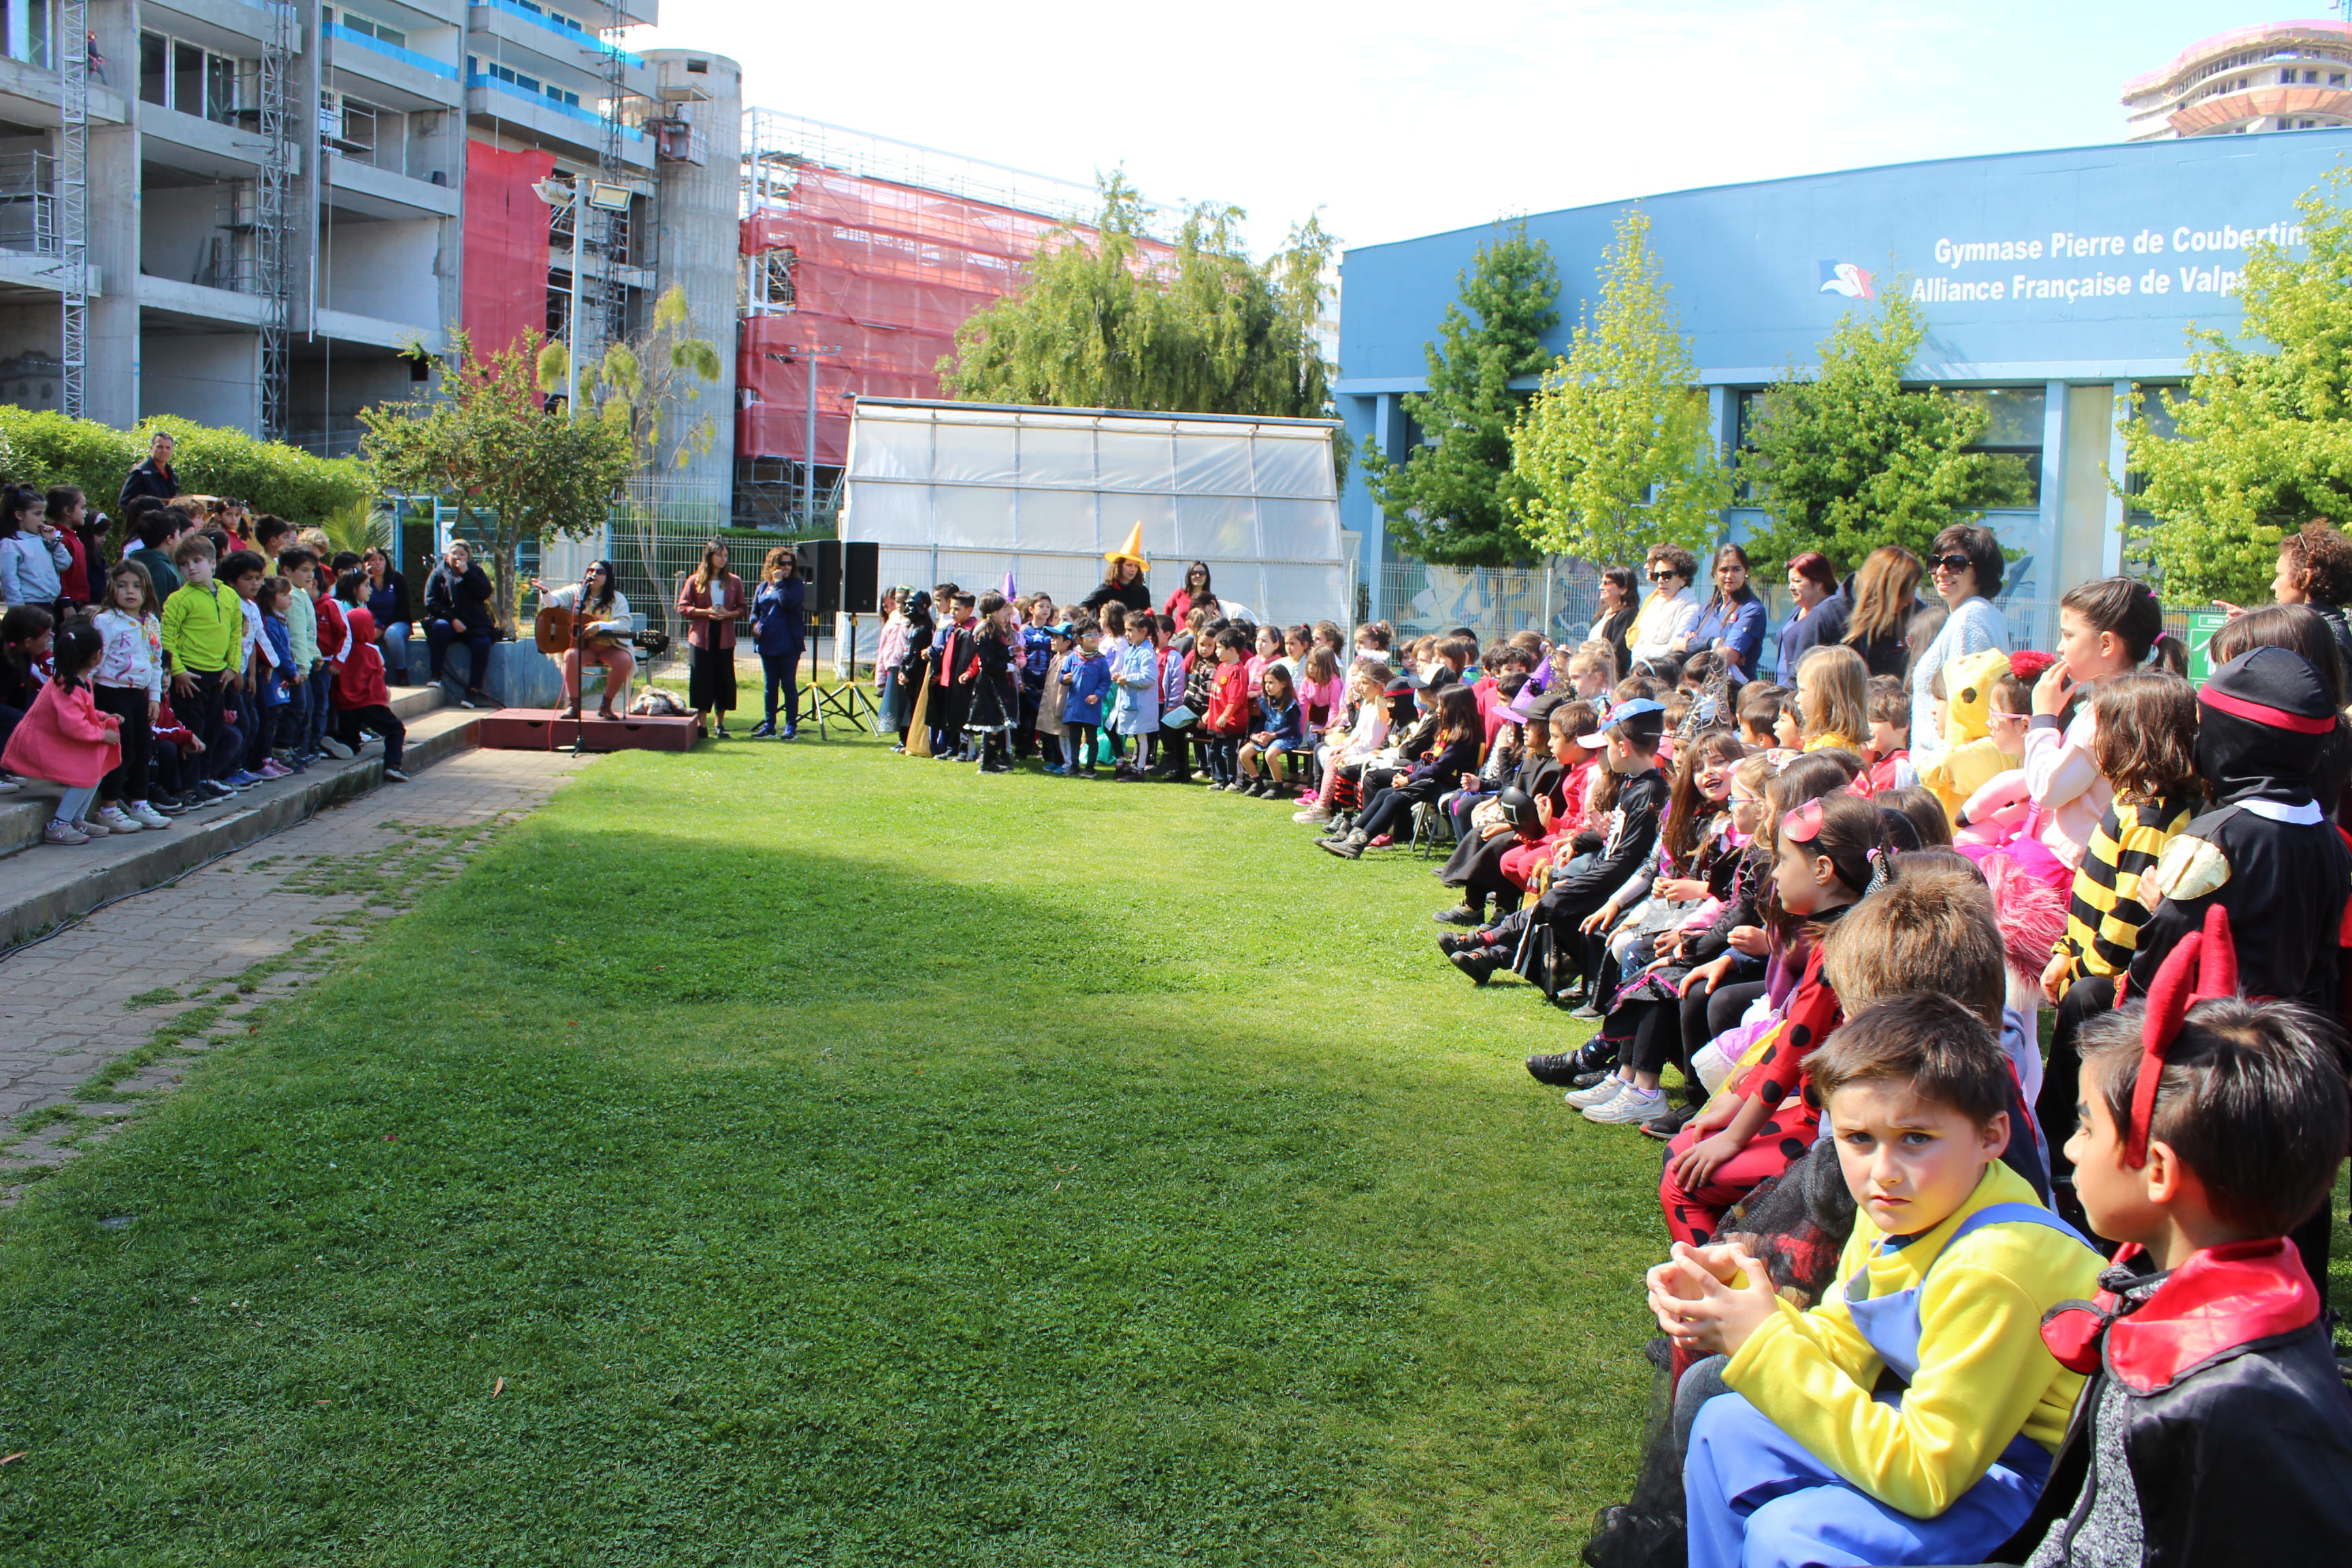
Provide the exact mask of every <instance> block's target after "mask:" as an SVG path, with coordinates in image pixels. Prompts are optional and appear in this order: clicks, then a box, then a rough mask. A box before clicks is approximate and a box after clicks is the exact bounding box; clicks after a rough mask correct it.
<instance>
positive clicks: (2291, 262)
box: [2111, 169, 2352, 603]
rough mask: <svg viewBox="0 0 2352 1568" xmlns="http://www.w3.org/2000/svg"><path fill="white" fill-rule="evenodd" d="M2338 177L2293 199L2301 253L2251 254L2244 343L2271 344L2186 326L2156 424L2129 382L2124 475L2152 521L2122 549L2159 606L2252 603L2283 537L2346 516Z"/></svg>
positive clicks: (2347, 385)
mask: <svg viewBox="0 0 2352 1568" xmlns="http://www.w3.org/2000/svg"><path fill="white" fill-rule="evenodd" d="M2347 182H2352V173H2347V171H2346V170H2343V169H2336V170H2335V171H2332V172H2331V173H2330V174H2328V175H2327V177H2326V180H2324V181H2323V182H2322V183H2321V184H2319V185H2317V186H2315V187H2314V188H2312V189H2311V190H2309V191H2307V192H2305V194H2304V195H2303V197H2302V199H2301V200H2299V201H2298V202H2296V204H2295V206H2296V209H2297V210H2298V211H2299V212H2300V213H2301V214H2302V216H2303V226H2302V233H2301V234H2300V236H2298V237H2296V238H2297V239H2299V240H2300V242H2302V243H2303V244H2305V245H2306V246H2307V247H2308V248H2307V249H2306V250H2305V254H2304V255H2303V256H2302V257H2301V258H2290V257H2289V256H2288V255H2287V254H2286V250H2285V248H2284V247H2283V246H2281V245H2279V244H2277V243H2275V242H2273V241H2271V240H2263V241H2259V242H2257V243H2256V244H2255V245H2254V246H2252V247H2251V248H2250V249H2249V250H2248V252H2247V254H2246V261H2245V269H2244V272H2243V273H2242V280H2241V282H2240V285H2239V287H2240V291H2241V293H2242V295H2243V297H2244V300H2245V320H2244V323H2243V334H2244V338H2245V340H2246V342H2247V343H2248V344H2251V343H2252V342H2254V341H2256V340H2267V342H2269V343H2271V344H2272V345H2274V348H2275V352H2264V351H2263V350H2262V349H2260V348H2256V347H2252V346H2245V345H2244V344H2241V343H2233V342H2230V341H2229V340H2228V339H2227V338H2225V337H2224V336H2223V335H2222V334H2221V333H2220V332H2218V331H2200V330H2198V329H2196V328H2194V327H2192V328H2190V330H2189V342H2190V343H2191V345H2192V346H2193V349H2194V352H2192V353H2190V355H2189V384H2188V387H2187V388H2186V394H2187V395H2185V396H2183V395H2176V394H2172V393H2164V394H2161V395H2160V396H2161V398H2162V402H2161V404H2160V405H2159V407H2160V408H2161V409H2162V411H2163V413H2162V414H2161V415H2158V416H2156V417H2153V418H2151V417H2150V415H2151V413H2152V412H2154V411H2152V410H2150V409H2149V408H2148V407H2147V404H2146V401H2145V396H2144V395H2142V394H2140V393H2139V391H2138V389H2137V388H2135V389H2134V395H2133V397H2132V399H2131V402H2130V405H2128V406H2127V407H2126V409H2125V410H2124V411H2123V414H2122V419H2123V425H2122V428H2123V437H2124V451H2125V454H2126V459H2127V466H2128V469H2129V471H2130V472H2131V473H2132V474H2133V475H2136V476H2138V477H2139V478H2140V479H2143V480H2144V482H2145V488H2144V489H2142V491H2141V493H2140V495H2139V496H2138V498H2137V501H2136V502H2135V504H2136V505H2137V507H2138V508H2140V509H2142V510H2146V511H2147V513H2148V514H2149V515H2150V516H2151V517H2153V518H2154V520H2155V522H2154V525H2153V526H2151V527H2142V528H2136V529H2134V530H2133V531H2132V536H2131V539H2130V543H2131V546H2132V549H2133V553H2134V555H2135V557H2136V558H2137V560H2139V561H2141V562H2144V563H2147V564H2149V565H2152V566H2153V567H2154V568H2155V569H2156V572H2157V574H2158V576H2159V577H2160V578H2161V579H2162V581H2163V584H2164V596H2165V597H2166V598H2167V599H2168V600H2171V601H2174V602H2177V603H2187V602H2191V601H2197V600H2203V599H2211V598H2221V599H2230V600H2233V601H2241V602H2246V603H2257V602H2261V601H2263V599H2265V598H2266V597H2267V590H2268V588H2269V585H2270V579H2271V573H2272V571H2273V568H2274V567H2275V566H2276V565H2277V563H2278V544H2279V541H2280V540H2281V539H2282V538H2284V536H2285V535H2286V534H2288V533H2290V532H2292V531H2294V530H2295V529H2298V528H2300V527H2302V526H2303V525H2304V524H2305V523H2306V522H2309V521H2311V520H2312V519H2313V518H2315V517H2325V518H2331V519H2334V520H2336V521H2338V522H2339V523H2340V522H2342V521H2346V520H2347V519H2352V358H2347V353H2346V345H2347V344H2352V289H2347V283H2352V211H2347V208H2346V207H2345V206H2343V205H2341V204H2340V202H2339V200H2338V199H2337V194H2338V193H2340V192H2341V191H2342V190H2343V189H2344V187H2345V185H2346V184H2347ZM2164 416H2169V421H2167V420H2166V418H2165V417H2164ZM2167 422H2169V423H2171V424H2173V425H2175V426H2177V438H2168V437H2167V434H2166V431H2165V429H2164V426H2165V424H2166V423H2167ZM2111 477H2112V476H2111Z"/></svg>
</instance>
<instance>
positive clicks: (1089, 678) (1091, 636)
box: [1062, 625, 1110, 778]
mask: <svg viewBox="0 0 2352 1568" xmlns="http://www.w3.org/2000/svg"><path fill="white" fill-rule="evenodd" d="M1101 648H1102V629H1101V628H1100V627H1098V626H1092V625H1082V626H1079V627H1078V651H1077V653H1076V656H1075V657H1074V658H1070V659H1068V660H1067V661H1066V668H1065V669H1064V671H1063V674H1062V684H1063V686H1064V688H1065V689H1067V691H1068V692H1069V696H1068V697H1067V698H1066V699H1065V700H1063V703H1062V732H1063V733H1064V734H1065V735H1066V736H1067V737H1068V741H1067V745H1068V749H1069V753H1070V765H1069V768H1068V770H1067V771H1068V772H1069V773H1070V774H1071V775H1072V776H1073V777H1076V776H1077V775H1078V774H1080V773H1084V774H1085V776H1086V777H1087V778H1092V777H1094V776H1095V764H1096V763H1097V759H1098V753H1097V751H1096V746H1095V738H1096V736H1097V734H1098V733H1100V731H1101V727H1102V721H1103V696H1104V693H1106V692H1107V691H1108V690H1109V689H1110V661H1109V660H1108V659H1107V658H1103V656H1102V651H1101ZM1082 760H1083V763H1084V766H1083V767H1081V766H1080V763H1081V761H1082Z"/></svg>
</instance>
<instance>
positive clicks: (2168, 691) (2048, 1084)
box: [2034, 675, 2205, 1234]
mask: <svg viewBox="0 0 2352 1568" xmlns="http://www.w3.org/2000/svg"><path fill="white" fill-rule="evenodd" d="M2085 706H2086V707H2087V708H2089V709H2090V710H2092V711H2090V712H2089V713H2086V714H2085V715H2084V718H2083V720H2082V721H2081V730H2082V732H2083V733H2084V735H2086V736H2088V737H2089V739H2090V747H2091V755H2092V758H2093V763H2094V765H2095V766H2096V767H2097V768H2098V770H2099V773H2100V777H2101V780H2102V783H2101V784H2100V786H2099V790H2098V792H2097V793H2099V794H2100V795H2105V797H2106V799H2107V806H2106V810H2105V813H2104V814H2103V815H2102V816H2100V818H2099V825H2098V826H2097V827H2096V828H2095V829H2094V830H2093V831H2092V833H2091V835H2090V837H2089V839H2088V840H2087V842H2086V843H2085V844H2084V847H2083V854H2082V864H2081V865H2079V866H2077V867H2075V868H2074V892H2073V896H2072V898H2071V900H2070V901H2069V903H2068V905H2067V909H2066V931H2065V934H2064V935H2063V936H2062V937H2060V938H2059V939H2058V946H2057V950H2056V952H2055V953H2054V954H2053V956H2052V958H2051V960H2050V963H2049V966H2048V967H2047V968H2046V969H2044V970H2043V971H2042V994H2044V995H2045V996H2047V997H2048V998H2049V999H2050V1000H2051V1001H2052V1002H2053V1003H2054V1004H2055V1005H2057V1008H2058V1019H2057V1027H2056V1030H2055V1032H2054V1033H2053V1035H2052V1037H2051V1041H2050V1057H2049V1061H2048V1065H2047V1066H2046V1067H2045V1068H2044V1069H2043V1073H2042V1093H2041V1096H2040V1098H2039V1099H2038V1100H2037V1101H2036V1102H2035V1106H2034V1113H2035V1115H2036V1116H2037V1117H2038V1118H2039V1120H2040V1121H2041V1122H2042V1127H2043V1128H2044V1129H2045V1130H2047V1131H2049V1132H2050V1133H2051V1135H2052V1136H2053V1138H2054V1139H2059V1140H2060V1141H2062V1142H2063V1134H2064V1133H2065V1131H2066V1129H2067V1128H2069V1127H2071V1126H2073V1125H2074V1107H2075V1105H2076V1104H2077V1102H2078V1101H2079V1100H2080V1099H2081V1096H2080V1095H2079V1094H2078V1093H2077V1092H2076V1082H2075V1079H2076V1076H2077V1061H2078V1058H2077V1056H2076V1040H2077V1038H2078V1037H2079V1036H2080V1034H2081V1032H2082V1029H2083V1026H2084V1025H2085V1024H2086V1023H2088V1022H2089V1021H2090V1020H2092V1019H2094V1018H2096V1017H2099V1016H2103V1015H2105V1013H2107V1012H2108V1011H2110V1010H2111V1009H2113V1008H2114V1006H2115V1005H2116V980H2117V978H2118V977H2119V976H2121V975H2122V973H2124V971H2125V970H2126V969H2128V968H2129V967H2130V966H2131V961H2132V954H2133V953H2134V952H2136V951H2137V949H2138V947H2139V933H2140V927H2141V926H2143V925H2145V924H2146V923H2147V906H2148V903H2149V902H2150V900H2149V898H2148V896H2147V893H2146V892H2145V891H2144V890H2143V889H2142V886H2141V884H2142V883H2143V882H2144V881H2145V880H2146V879H2147V874H2148V873H2149V872H2151V871H2153V870H2155V869H2156V868H2157V865H2158V862H2159V861H2161V860H2162V859H2163V858H2164V851H2165V847H2167V846H2168V845H2169V844H2170V843H2171V842H2172V841H2173V840H2174V839H2175V838H2177V837H2179V836H2180V834H2181V833H2182V832H2183V831H2185V830H2186V829H2187V828H2188V826H2189V822H2190V820H2191V819H2192V818H2193V817H2194V816H2195V815H2196V812H2197V807H2198V805H2199V804H2200V802H2202V801H2203V799H2204V797H2205V781H2204V778H2203V776H2202V775H2201V774H2200V773H2199V772H2198V769H2197V693H2196V692H2195V691H2194V690H2193V689H2191V688H2190V687H2189V683H2188V682H2187V681H2185V680H2183V679H2180V678H2179V677H2178V676H2173V675H2119V676H2111V677H2109V678H2107V679H2105V680H2104V681H2102V682H2101V683H2100V685H2099V687H2098V688H2097V689H2096V690H2095V692H2094V693H2093V695H2092V697H2091V700H2090V701H2089V702H2088V703H2087V704H2086V705H2085ZM2084 793H2087V792H2084ZM2051 1180H2052V1183H2053V1185H2054V1187H2055V1188H2056V1203H2055V1206H2056V1208H2057V1210H2058V1212H2059V1213H2061V1214H2063V1215H2066V1216H2067V1217H2068V1218H2069V1219H2071V1220H2074V1222H2075V1223H2076V1224H2078V1225H2079V1224H2082V1223H2083V1220H2082V1208H2081V1205H2080V1204H2079V1203H2078V1202H2077V1200H2076V1198H2075V1196H2074V1173H2073V1170H2072V1168H2071V1167H2070V1166H2069V1165H2068V1164H2067V1163H2066V1160H2065V1158H2064V1156H2063V1153H2062V1154H2060V1155H2059V1157H2058V1158H2057V1159H2056V1160H2054V1161H2053V1170H2052V1172H2051ZM2102 1234H2105V1233H2102Z"/></svg>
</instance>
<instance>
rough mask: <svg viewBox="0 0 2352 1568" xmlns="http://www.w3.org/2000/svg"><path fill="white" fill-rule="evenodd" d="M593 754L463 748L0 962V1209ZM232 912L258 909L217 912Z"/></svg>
mask: <svg viewBox="0 0 2352 1568" xmlns="http://www.w3.org/2000/svg"><path fill="white" fill-rule="evenodd" d="M594 761H595V759H594V758H593V757H588V758H581V759H574V758H572V757H570V756H568V755H566V754H564V753H562V752H556V753H552V754H550V753H545V752H499V751H472V752H463V753H461V754H459V755H457V756H455V757H452V758H450V759H449V760H448V761H447V762H445V763H438V764H437V765H436V766H434V767H431V768H428V769H426V770H425V771H424V772H423V773H419V774H417V775H416V778H415V782H414V783H411V784H392V785H387V786H385V787H384V788H383V789H379V790H376V791H374V792H373V793H372V794H369V795H362V796H361V797H359V798H358V799H356V800H352V801H350V802H347V803H345V804H344V805H339V806H334V807H331V808H330V809H328V810H326V811H322V812H320V814H319V815H318V816H314V817H312V818H311V819H310V821H308V822H305V823H303V824H301V825H300V826H296V827H290V828H288V829H287V830H286V831H284V832H282V833H279V834H278V835H276V836H275V837H268V838H264V839H261V840H259V841H258V842H257V843H254V844H250V845H247V847H245V848H243V849H240V850H238V851H236V853H235V854H233V855H230V856H228V857H226V858H224V859H220V860H216V861H215V862H214V863H213V864H211V865H209V866H206V867H205V868H203V869H201V870H198V871H195V872H193V873H191V874H190V875H188V876H186V877H184V878H182V879H180V880H179V881H178V882H176V883H174V884H173V885H171V886H169V887H163V888H156V889H150V890H149V891H147V892H143V893H138V894H134V895H133V896H132V897H131V898H128V899H125V900H122V901H121V903H118V904H113V905H110V906H109V907H108V908H106V909H103V910H99V911H97V912H96V913H95V914H92V915H90V916H89V917H88V918H87V919H85V920H83V921H81V922H80V923H79V925H76V926H72V927H70V928H68V929H67V930H66V931H62V932H60V933H59V934H58V936H56V937H54V938H51V939H50V940H49V941H47V942H42V943H40V944H39V945H37V946H35V947H30V948H27V949H26V950H25V951H24V952H19V953H17V954H16V955H15V956H13V957H11V958H8V959H6V960H5V961H0V1203H7V1202H11V1201H13V1200H14V1198H15V1196H16V1193H17V1192H18V1191H19V1190H21V1188H22V1186H23V1184H24V1183H25V1181H26V1179H28V1178H32V1177H37V1175H39V1174H46V1169H45V1168H46V1167H51V1166H55V1165H57V1164H58V1163H62V1162H63V1161H65V1160H68V1159H70V1158H71V1157H72V1156H73V1155H74V1154H75V1153H77V1152H79V1151H80V1150H81V1149H82V1148H84V1147H87V1146H88V1145H89V1143H90V1142H93V1141H95V1140H97V1139H100V1138H103V1137H104V1136H105V1135H106V1133H107V1132H108V1131H109V1130H110V1128H112V1127H113V1126H115V1125H117V1124H119V1123H120V1122H121V1121H123V1120H124V1119H126V1118H128V1117H130V1116H132V1115H135V1114H136V1113H137V1110H138V1107H139V1104H140V1102H141V1101H142V1100H150V1099H152V1098H153V1097H154V1096H155V1095H157V1094H160V1093H163V1092H164V1091H166V1090H168V1089H171V1088H172V1087H173V1085H175V1084H176V1083H178V1082H179V1080H180V1076H181V1073H182V1072H183V1070H184V1068H186V1066H187V1064H188V1061H189V1058H191V1057H192V1056H193V1055H194V1053H196V1052H198V1051H201V1050H203V1049H205V1047H207V1046H209V1045H211V1044H213V1043H214V1042H215V1041H217V1040H220V1039H224V1038H227V1037H232V1036H235V1035H236V1034H239V1033H242V1032H244V1031H245V1030H246V1029H247V1028H248V1027H249V1025H248V1024H247V1022H245V1017H246V1015H247V1014H249V1013H251V1012H252V1011H253V1009H254V1008H256V1007H257V1006H259V1005H262V1004H263V1003H265V1002H267V1001H268V1000H269V999H270V998H271V997H273V996H278V995H283V994H285V993H287V992H288V991H289V990H291V989H293V988H294V987H295V986H297V985H299V984H302V983H303V982H305V981H306V980H308V979H310V977H311V976H312V975H314V974H315V973H318V972H319V970H320V968H321V967H322V966H323V965H324V964H325V963H328V962H331V958H332V952H331V950H332V949H333V948H335V947H337V946H339V945H341V943H343V942H353V941H357V940H359V939H361V938H362V937H364V936H365V935H366V934H367V932H368V931H369V930H370V928H372V927H373V925H374V924H375V922H377V921H381V920H383V919H385V918H387V917H389V916H391V915H394V914H397V913H398V912H400V910H403V909H405V908H406V907H407V906H408V905H409V904H410V903H412V902H414V901H415V898H416V896H417V894H418V893H420V892H422V891H423V890H424V889H426V888H428V887H431V886H432V885H433V884H435V883H436V882H438V881H441V880H444V879H447V878H448V877H451V876H454V875H455V874H456V873H457V870H458V869H459V868H461V867H462V866H463V865H464V863H465V860H466V858H467V856H469V855H471V854H472V853H474V852H475V851H476V850H478V849H479V848H480V847H482V846H483V845H484V844H486V843H488V841H489V839H490V838H491V837H493V836H494V835H496V834H497V833H498V832H499V829H501V828H502V827H504V826H508V825H509V824H510V823H512V822H514V821H516V820H518V819H519V818H520V817H522V816H525V815H527V814H528V813H530V811H532V810H534V809H535V808H537V807H538V806H539V805H541V804H542V803H544V802H545V801H546V800H547V798H548V797H549V796H550V795H552V794H554V793H555V791H556V790H557V789H559V788H561V787H562V785H563V784H565V783H566V782H567V781H568V780H569V779H570V778H571V776H572V774H573V773H575V772H577V771H578V770H579V769H580V768H583V767H585V766H588V765H591V764H593V763H594ZM24 853H25V854H26V855H34V856H37V855H44V854H61V853H64V851H60V850H54V849H42V848H33V849H28V850H26V851H24ZM231 908H234V909H245V910H268V911H269V914H268V918H266V919H252V920H228V921H225V920H223V919H221V918H220V916H221V911H222V910H224V909H231Z"/></svg>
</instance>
